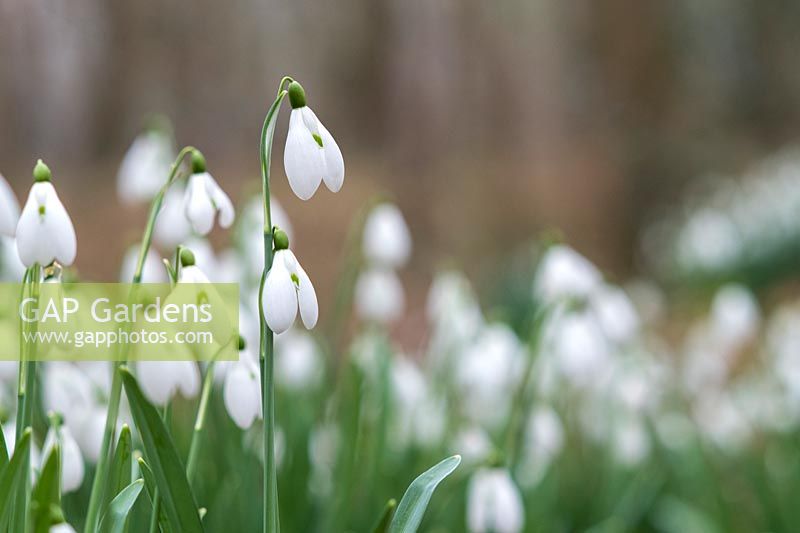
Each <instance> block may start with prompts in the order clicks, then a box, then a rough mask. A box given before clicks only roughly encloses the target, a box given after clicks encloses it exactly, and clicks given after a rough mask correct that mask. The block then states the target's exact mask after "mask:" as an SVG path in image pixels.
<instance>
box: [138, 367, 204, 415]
mask: <svg viewBox="0 0 800 533" xmlns="http://www.w3.org/2000/svg"><path fill="white" fill-rule="evenodd" d="M136 375H137V377H138V380H139V384H140V385H141V387H142V392H143V393H144V395H145V396H147V399H148V400H150V401H151V402H152V403H154V404H155V405H158V406H164V405H166V404H167V402H169V401H170V400H171V399H172V397H173V396H175V395H176V394H177V393H179V392H180V394H181V395H182V396H183V397H184V398H194V397H195V396H197V393H198V392H199V391H200V370H199V369H198V368H197V364H196V363H194V362H192V361H138V362H137V363H136Z"/></svg>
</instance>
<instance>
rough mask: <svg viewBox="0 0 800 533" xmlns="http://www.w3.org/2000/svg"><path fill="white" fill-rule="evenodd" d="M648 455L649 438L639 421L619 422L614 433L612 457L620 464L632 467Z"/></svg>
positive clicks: (627, 420) (631, 419)
mask: <svg viewBox="0 0 800 533" xmlns="http://www.w3.org/2000/svg"><path fill="white" fill-rule="evenodd" d="M648 455H650V436H649V435H648V434H647V431H646V430H645V428H644V426H643V424H642V422H641V421H639V420H636V419H634V418H628V419H626V420H623V421H621V422H620V423H619V424H618V426H617V427H616V430H615V433H614V456H615V457H616V459H617V461H619V462H620V464H622V465H624V466H626V467H629V468H631V467H634V466H636V465H638V464H640V463H641V462H642V461H644V460H645V459H647V457H648Z"/></svg>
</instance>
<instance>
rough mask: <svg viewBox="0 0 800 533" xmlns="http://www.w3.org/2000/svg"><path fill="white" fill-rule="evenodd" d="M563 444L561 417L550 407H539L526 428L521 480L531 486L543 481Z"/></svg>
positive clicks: (520, 471)
mask: <svg viewBox="0 0 800 533" xmlns="http://www.w3.org/2000/svg"><path fill="white" fill-rule="evenodd" d="M563 446H564V426H563V425H562V424H561V419H560V418H559V417H558V415H557V414H556V412H555V411H553V410H552V409H551V408H550V407H547V406H540V407H537V408H536V410H535V411H534V412H533V413H532V414H531V416H530V418H529V419H528V423H527V427H526V428H525V457H524V460H523V463H522V465H521V467H520V470H519V473H520V475H521V480H520V481H521V482H524V484H525V485H527V486H529V487H530V486H533V485H535V484H536V483H538V482H539V481H541V479H542V477H543V476H544V475H545V473H546V472H547V468H548V467H549V466H550V463H551V462H552V461H553V459H555V458H556V456H558V454H559V453H561V449H562V448H563Z"/></svg>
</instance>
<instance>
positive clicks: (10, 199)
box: [0, 174, 19, 237]
mask: <svg viewBox="0 0 800 533" xmlns="http://www.w3.org/2000/svg"><path fill="white" fill-rule="evenodd" d="M18 220H19V202H17V197H16V196H14V191H12V190H11V186H10V185H9V184H8V182H7V181H6V179H5V178H4V177H3V175H2V174H0V235H5V236H6V237H13V236H14V233H15V232H16V229H17V221H18Z"/></svg>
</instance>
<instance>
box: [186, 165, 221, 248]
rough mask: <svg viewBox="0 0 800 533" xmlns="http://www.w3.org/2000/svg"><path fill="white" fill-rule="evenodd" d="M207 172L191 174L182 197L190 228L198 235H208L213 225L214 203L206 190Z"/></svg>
mask: <svg viewBox="0 0 800 533" xmlns="http://www.w3.org/2000/svg"><path fill="white" fill-rule="evenodd" d="M206 176H207V174H205V173H203V174H193V175H192V177H191V178H189V185H188V186H187V187H186V196H185V197H184V204H183V205H184V212H185V213H186V218H187V219H188V220H189V223H190V224H191V225H192V229H194V231H196V232H197V233H199V234H200V235H208V233H209V232H210V231H211V228H213V227H214V215H215V210H214V204H213V202H212V201H211V197H210V196H209V195H208V193H207V191H206V184H205V182H206Z"/></svg>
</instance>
